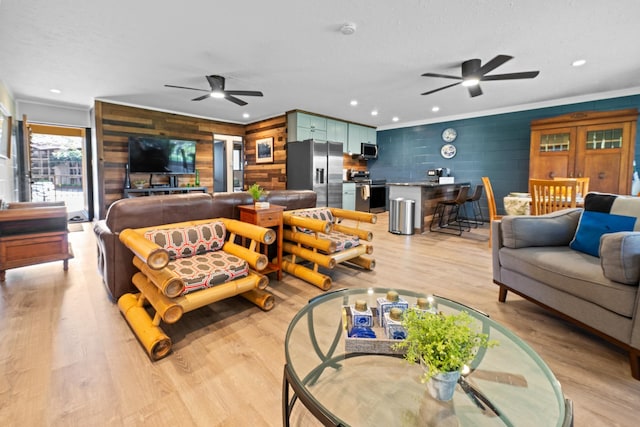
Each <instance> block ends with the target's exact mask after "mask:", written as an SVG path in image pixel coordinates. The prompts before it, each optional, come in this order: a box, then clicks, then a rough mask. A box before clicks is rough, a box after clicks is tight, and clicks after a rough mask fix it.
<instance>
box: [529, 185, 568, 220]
mask: <svg viewBox="0 0 640 427" xmlns="http://www.w3.org/2000/svg"><path fill="white" fill-rule="evenodd" d="M576 186H577V182H576V180H575V179H567V180H553V179H530V180H529V193H530V194H531V215H544V214H548V213H551V212H555V211H559V210H563V209H569V208H575V207H576V188H577V187H576Z"/></svg>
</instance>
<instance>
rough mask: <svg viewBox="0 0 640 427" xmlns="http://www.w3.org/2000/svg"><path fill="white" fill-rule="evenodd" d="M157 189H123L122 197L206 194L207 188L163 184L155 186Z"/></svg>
mask: <svg viewBox="0 0 640 427" xmlns="http://www.w3.org/2000/svg"><path fill="white" fill-rule="evenodd" d="M156 185H159V186H158V187H156V186H153V187H147V188H125V189H124V197H125V198H128V197H138V196H154V195H156V194H180V193H191V192H194V191H199V192H202V193H206V192H207V187H171V186H168V185H166V184H165V185H163V184H156Z"/></svg>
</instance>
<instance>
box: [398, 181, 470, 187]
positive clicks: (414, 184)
mask: <svg viewBox="0 0 640 427" xmlns="http://www.w3.org/2000/svg"><path fill="white" fill-rule="evenodd" d="M387 185H399V186H403V187H444V186H447V185H469V183H468V182H454V183H452V184H440V183H439V182H437V181H417V182H387Z"/></svg>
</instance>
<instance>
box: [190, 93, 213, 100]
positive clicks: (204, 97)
mask: <svg viewBox="0 0 640 427" xmlns="http://www.w3.org/2000/svg"><path fill="white" fill-rule="evenodd" d="M210 97H211V96H210V95H209V94H206V95H202V96H199V97H197V98H193V99H192V101H202V100H203V99H207V98H210Z"/></svg>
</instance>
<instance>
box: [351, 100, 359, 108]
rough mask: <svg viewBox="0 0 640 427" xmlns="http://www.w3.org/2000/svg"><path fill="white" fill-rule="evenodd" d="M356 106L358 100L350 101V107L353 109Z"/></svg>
mask: <svg viewBox="0 0 640 427" xmlns="http://www.w3.org/2000/svg"><path fill="white" fill-rule="evenodd" d="M356 105H358V100H357V99H352V100H351V106H352V107H355V106H356Z"/></svg>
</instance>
